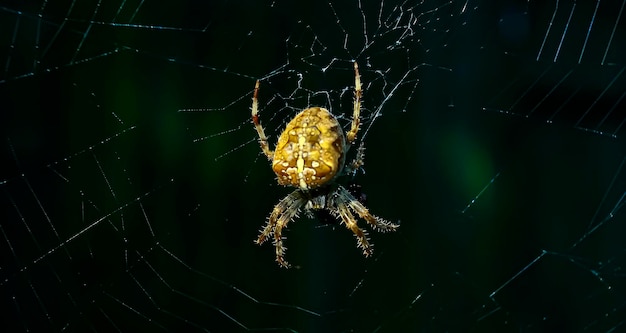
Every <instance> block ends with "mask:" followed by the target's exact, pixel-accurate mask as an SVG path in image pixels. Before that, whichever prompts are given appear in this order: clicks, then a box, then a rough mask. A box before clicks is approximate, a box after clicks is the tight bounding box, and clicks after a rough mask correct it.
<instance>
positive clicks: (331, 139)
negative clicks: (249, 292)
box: [252, 62, 399, 268]
mask: <svg viewBox="0 0 626 333" xmlns="http://www.w3.org/2000/svg"><path fill="white" fill-rule="evenodd" d="M354 85H355V87H354V113H353V115H352V127H351V128H350V131H348V132H347V134H344V132H343V130H342V128H341V126H340V125H339V122H338V121H337V119H336V118H335V117H334V116H333V115H332V114H331V113H330V112H329V111H328V110H326V109H324V108H321V107H317V106H313V107H309V108H307V109H305V110H303V111H301V112H300V113H298V114H297V115H296V116H295V117H294V118H293V119H292V120H291V121H290V122H289V123H288V124H287V127H286V128H285V130H284V131H283V132H282V133H281V135H280V137H279V138H278V142H277V144H276V148H275V150H274V151H272V150H270V148H269V146H268V139H267V137H266V136H265V132H264V131H263V127H262V126H261V123H260V122H259V116H258V109H259V105H258V104H259V102H258V98H257V97H258V93H259V81H258V80H257V81H256V85H255V87H254V95H253V97H252V122H253V124H254V127H255V128H256V131H257V133H258V135H259V144H260V146H261V150H262V151H263V153H264V154H265V156H267V158H268V159H269V160H270V161H272V169H273V170H274V173H276V176H277V178H278V183H279V184H280V185H285V186H293V187H296V190H294V191H293V192H291V193H290V194H289V195H287V196H286V197H285V198H283V199H282V200H280V202H278V204H276V206H274V209H273V210H272V213H271V214H270V216H269V219H268V221H267V224H266V225H265V227H264V228H263V229H262V230H261V232H260V234H259V237H258V238H257V240H256V241H255V243H256V244H258V245H261V244H263V243H264V242H265V241H267V240H268V238H270V237H271V236H273V241H274V247H275V249H276V261H277V262H278V264H279V265H280V266H282V267H285V268H288V267H289V266H290V265H289V263H288V262H287V261H286V260H285V250H286V249H287V248H286V247H285V246H284V245H283V236H282V231H283V228H285V227H286V226H287V223H288V222H289V221H291V220H293V219H294V218H295V217H296V216H297V215H298V212H299V211H300V209H302V208H304V210H305V211H306V212H307V213H309V215H312V214H310V213H311V212H312V210H321V209H324V210H326V211H328V212H329V213H331V214H332V215H334V216H335V217H338V218H340V219H341V222H342V223H343V224H345V226H346V227H347V228H348V229H350V230H351V231H352V232H353V233H354V235H355V236H356V239H357V246H358V247H359V248H360V249H362V250H363V254H364V255H365V257H369V256H370V255H372V252H373V248H372V244H371V243H370V242H369V241H368V238H367V233H366V232H365V231H363V230H362V229H361V228H359V226H358V225H357V220H356V218H355V217H354V215H353V213H352V212H354V213H356V214H357V215H358V216H359V217H361V218H362V219H364V220H365V221H367V223H369V224H370V226H371V227H372V228H373V229H374V230H379V231H381V232H388V231H395V230H396V229H397V228H398V226H399V225H397V224H393V223H390V222H388V221H385V220H383V219H382V218H380V217H378V216H375V215H372V214H371V213H370V212H369V211H368V209H367V208H366V207H365V206H364V205H363V204H362V203H361V202H359V200H357V199H356V198H355V197H354V196H353V195H352V194H351V193H350V192H349V191H348V190H346V188H344V187H343V186H341V185H340V184H338V183H337V182H335V180H336V178H337V177H339V176H340V175H345V174H349V173H351V172H354V171H356V170H358V169H359V168H360V167H361V166H362V165H363V163H364V162H363V157H364V156H363V155H364V150H365V149H364V147H363V145H362V144H361V146H360V147H359V148H358V149H357V154H356V158H355V159H354V161H352V163H350V164H349V165H347V166H344V164H345V159H346V153H347V152H348V149H349V148H350V146H351V145H352V143H353V142H354V141H355V139H356V135H357V132H358V131H359V125H360V122H359V115H360V111H361V95H362V92H361V79H360V75H359V66H358V65H357V63H356V62H355V63H354Z"/></svg>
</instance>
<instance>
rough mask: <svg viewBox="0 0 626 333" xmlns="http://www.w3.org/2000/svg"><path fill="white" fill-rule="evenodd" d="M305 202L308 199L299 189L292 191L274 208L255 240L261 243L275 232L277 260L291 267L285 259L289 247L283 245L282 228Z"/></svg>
mask: <svg viewBox="0 0 626 333" xmlns="http://www.w3.org/2000/svg"><path fill="white" fill-rule="evenodd" d="M305 203H306V200H305V199H304V198H303V197H302V195H301V194H300V191H298V190H296V191H293V192H291V193H290V194H289V195H288V196H286V197H285V198H283V199H282V200H281V201H280V202H278V204H277V205H276V206H275V207H274V209H273V210H272V214H270V217H269V219H268V221H267V224H266V225H265V228H263V230H261V233H260V234H259V237H258V238H257V240H256V241H255V243H256V244H258V245H261V244H263V243H264V242H265V241H266V240H267V239H268V238H269V237H270V236H271V235H272V234H274V247H275V248H276V261H277V262H278V264H279V265H280V266H282V267H285V268H288V267H289V263H288V262H287V261H285V258H284V256H285V251H286V250H287V248H286V247H285V246H283V239H282V229H283V228H284V227H285V226H287V223H288V222H289V221H291V220H292V219H293V218H294V217H295V216H296V215H297V214H298V211H299V210H300V207H302V206H303V205H304V204H305Z"/></svg>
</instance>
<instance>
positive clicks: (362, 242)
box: [332, 193, 374, 257]
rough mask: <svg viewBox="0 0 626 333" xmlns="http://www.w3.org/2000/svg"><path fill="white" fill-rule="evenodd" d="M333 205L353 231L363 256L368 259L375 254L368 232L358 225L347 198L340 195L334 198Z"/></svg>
mask: <svg viewBox="0 0 626 333" xmlns="http://www.w3.org/2000/svg"><path fill="white" fill-rule="evenodd" d="M348 194H349V193H348ZM355 200H356V199H355ZM332 204H333V205H334V206H335V208H336V210H337V213H338V214H339V216H340V217H341V221H342V222H343V223H345V225H346V227H347V228H348V229H350V230H352V233H354V236H355V237H356V241H357V246H358V247H359V248H360V249H362V250H363V255H365V256H366V257H369V256H370V255H372V253H373V252H374V248H373V247H372V245H371V244H370V242H369V240H368V239H367V232H366V231H363V229H361V228H359V226H358V225H357V223H356V219H355V218H354V215H352V212H350V209H349V208H348V202H347V201H346V197H345V196H341V195H338V196H336V197H335V198H334V200H333V203H332Z"/></svg>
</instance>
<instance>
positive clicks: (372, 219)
mask: <svg viewBox="0 0 626 333" xmlns="http://www.w3.org/2000/svg"><path fill="white" fill-rule="evenodd" d="M337 196H338V198H339V200H340V201H342V202H346V203H347V205H348V207H350V209H352V211H354V212H355V213H357V215H359V217H361V218H362V219H364V220H365V221H367V223H369V224H370V225H371V226H372V228H374V230H379V231H381V232H390V231H396V229H398V227H399V226H400V225H398V224H394V223H391V222H389V221H386V220H384V219H383V218H380V217H378V216H376V215H372V214H371V213H370V212H369V210H368V209H367V208H366V207H365V206H363V204H362V203H361V202H360V201H359V200H357V199H356V198H355V197H354V196H353V195H352V194H351V193H350V191H348V190H346V189H345V188H344V187H343V186H339V188H338V189H337Z"/></svg>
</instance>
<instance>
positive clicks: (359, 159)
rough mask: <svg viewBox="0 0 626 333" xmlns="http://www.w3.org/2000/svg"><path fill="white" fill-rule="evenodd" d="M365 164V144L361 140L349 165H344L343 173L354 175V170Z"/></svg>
mask: <svg viewBox="0 0 626 333" xmlns="http://www.w3.org/2000/svg"><path fill="white" fill-rule="evenodd" d="M363 164H365V145H364V144H363V142H361V144H360V145H359V148H357V151H356V157H355V158H354V160H352V162H351V163H350V164H349V165H346V166H345V174H347V175H349V174H352V175H353V176H354V175H356V172H357V171H358V170H359V169H360V168H361V167H362V166H363Z"/></svg>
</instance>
